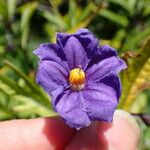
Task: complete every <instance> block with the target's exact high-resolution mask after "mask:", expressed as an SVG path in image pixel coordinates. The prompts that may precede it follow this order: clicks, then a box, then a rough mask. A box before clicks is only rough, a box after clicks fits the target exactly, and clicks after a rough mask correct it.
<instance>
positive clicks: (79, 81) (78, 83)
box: [69, 68, 85, 90]
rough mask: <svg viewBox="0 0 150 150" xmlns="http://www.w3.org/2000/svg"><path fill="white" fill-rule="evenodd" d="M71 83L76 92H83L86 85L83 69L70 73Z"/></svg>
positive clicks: (76, 69) (75, 69)
mask: <svg viewBox="0 0 150 150" xmlns="http://www.w3.org/2000/svg"><path fill="white" fill-rule="evenodd" d="M69 82H70V84H71V86H72V89H74V90H81V89H82V88H83V87H84V83H85V73H84V71H83V70H82V69H81V68H74V69H73V70H71V71H70V76H69Z"/></svg>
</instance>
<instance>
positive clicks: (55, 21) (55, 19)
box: [42, 10, 66, 30]
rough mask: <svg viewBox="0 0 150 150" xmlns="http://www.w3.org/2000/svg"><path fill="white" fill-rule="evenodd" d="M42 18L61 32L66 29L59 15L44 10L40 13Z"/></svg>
mask: <svg viewBox="0 0 150 150" xmlns="http://www.w3.org/2000/svg"><path fill="white" fill-rule="evenodd" d="M42 15H43V17H44V18H46V19H47V20H48V21H49V22H50V23H51V24H52V25H54V26H56V27H57V29H59V30H63V29H65V28H66V25H65V23H64V21H63V19H62V17H61V15H60V14H59V13H54V12H50V11H47V10H45V11H44V12H43V13H42Z"/></svg>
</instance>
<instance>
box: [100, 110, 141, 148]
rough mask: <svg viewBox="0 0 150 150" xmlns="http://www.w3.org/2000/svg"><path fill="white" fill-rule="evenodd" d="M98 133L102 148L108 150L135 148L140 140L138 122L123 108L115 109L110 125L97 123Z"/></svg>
mask: <svg viewBox="0 0 150 150" xmlns="http://www.w3.org/2000/svg"><path fill="white" fill-rule="evenodd" d="M98 133H99V139H100V141H101V144H102V145H103V147H105V148H104V149H106V147H107V149H109V150H120V149H121V150H136V149H137V147H138V143H139V140H140V128H139V126H138V123H137V122H136V120H135V118H134V117H133V116H131V115H130V114H129V113H127V112H125V111H123V110H116V111H115V114H114V120H113V124H112V125H110V124H108V123H105V122H102V123H99V126H98Z"/></svg>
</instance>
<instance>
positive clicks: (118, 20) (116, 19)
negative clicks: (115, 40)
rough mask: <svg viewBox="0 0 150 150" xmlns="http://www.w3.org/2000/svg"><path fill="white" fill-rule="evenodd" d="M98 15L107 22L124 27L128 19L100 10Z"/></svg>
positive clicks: (106, 10)
mask: <svg viewBox="0 0 150 150" xmlns="http://www.w3.org/2000/svg"><path fill="white" fill-rule="evenodd" d="M99 15H100V16H103V17H105V18H107V19H108V20H110V21H112V22H115V23H117V24H120V25H122V26H123V27H126V26H127V25H128V19H127V18H126V17H125V16H122V15H119V14H117V13H114V12H112V11H110V10H108V9H101V10H100V11H99Z"/></svg>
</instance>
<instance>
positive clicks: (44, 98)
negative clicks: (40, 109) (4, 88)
mask: <svg viewBox="0 0 150 150" xmlns="http://www.w3.org/2000/svg"><path fill="white" fill-rule="evenodd" d="M5 64H7V65H8V67H10V68H11V69H12V70H13V71H14V72H15V73H16V74H17V75H18V76H19V77H21V78H22V79H24V81H25V82H26V84H27V85H28V87H29V88H30V89H31V91H32V93H33V95H35V96H36V95H37V97H38V96H39V95H40V97H42V99H41V100H40V99H38V100H40V101H41V103H43V104H45V105H46V106H48V107H50V102H49V98H48V97H47V95H46V94H45V93H44V92H43V91H42V90H41V88H40V87H39V86H38V85H36V84H35V83H34V82H33V81H32V80H31V79H30V78H29V77H28V76H27V75H25V74H24V73H23V72H22V71H21V70H19V69H18V68H16V67H15V66H14V65H13V64H12V63H10V62H9V61H7V60H5Z"/></svg>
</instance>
